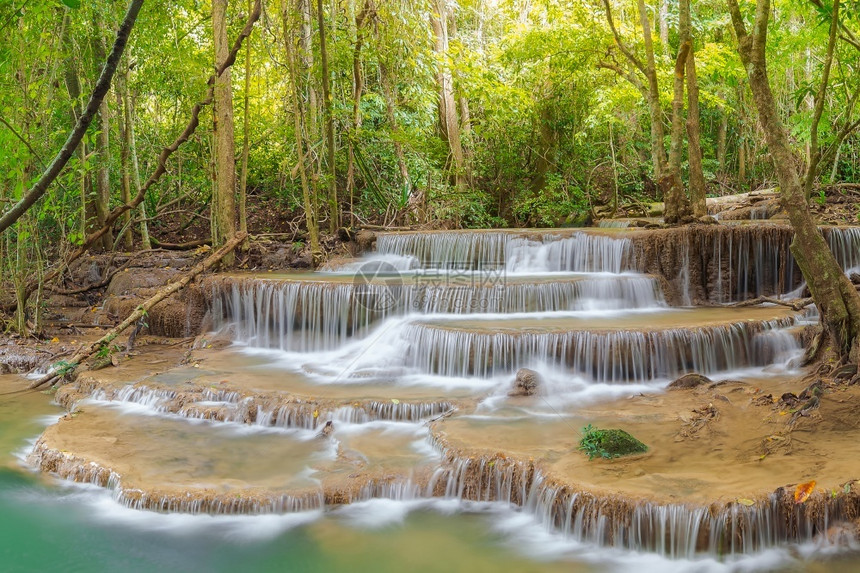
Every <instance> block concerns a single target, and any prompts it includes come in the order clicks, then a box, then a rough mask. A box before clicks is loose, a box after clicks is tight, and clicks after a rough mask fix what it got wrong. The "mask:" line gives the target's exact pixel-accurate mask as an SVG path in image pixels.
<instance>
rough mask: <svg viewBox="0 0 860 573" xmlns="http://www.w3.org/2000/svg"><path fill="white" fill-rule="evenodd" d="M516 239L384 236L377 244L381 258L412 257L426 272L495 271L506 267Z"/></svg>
mask: <svg viewBox="0 0 860 573" xmlns="http://www.w3.org/2000/svg"><path fill="white" fill-rule="evenodd" d="M511 237H512V235H511V234H509V233H504V232H484V231H472V232H430V233H384V234H381V235H379V236H378V238H377V240H376V251H377V253H378V254H379V255H397V256H401V257H403V256H409V257H414V258H415V259H417V260H418V262H419V264H420V266H422V267H425V268H441V269H445V268H457V269H475V268H494V267H500V266H502V265H504V262H505V249H506V247H507V244H508V241H510V239H511Z"/></svg>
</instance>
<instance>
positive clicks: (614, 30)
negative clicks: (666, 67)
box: [603, 0, 650, 75]
mask: <svg viewBox="0 0 860 573" xmlns="http://www.w3.org/2000/svg"><path fill="white" fill-rule="evenodd" d="M603 6H604V7H605V8H606V20H607V21H608V22H609V28H610V29H611V30H612V37H613V38H614V39H615V45H616V46H618V49H619V50H621V53H622V54H624V56H625V57H626V58H627V59H628V60H630V63H632V64H633V65H634V66H636V69H638V70H639V71H640V72H642V75H647V72H646V71H645V65H644V64H643V63H642V61H641V60H640V59H639V58H637V57H636V55H635V54H634V53H633V52H632V51H631V50H630V48H628V47H627V46H626V45H625V44H624V42H622V41H621V34H619V33H618V28H616V27H615V20H614V19H613V18H612V8H611V7H610V6H609V0H603ZM645 33H646V34H650V31H649V30H645Z"/></svg>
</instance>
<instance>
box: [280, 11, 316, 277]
mask: <svg viewBox="0 0 860 573" xmlns="http://www.w3.org/2000/svg"><path fill="white" fill-rule="evenodd" d="M291 13H292V10H290V7H289V0H286V1H285V2H284V6H283V10H282V12H281V17H282V20H283V26H284V47H285V50H286V53H287V69H288V71H289V75H290V83H291V84H292V85H291V89H290V96H291V98H292V107H293V133H294V134H295V141H296V157H297V158H296V162H297V167H298V171H299V178H300V180H301V184H302V201H303V203H304V208H305V224H306V225H307V228H308V240H309V242H310V248H311V256H312V257H313V259H314V261H315V262H316V260H317V259H318V258H319V257H320V256H321V254H322V250H321V249H320V239H319V228H318V227H317V222H316V213H315V211H314V203H313V201H312V200H311V187H310V182H309V181H308V173H307V167H306V165H305V142H304V138H303V137H302V132H303V128H304V115H303V113H302V105H301V87H300V86H299V81H298V71H297V69H296V68H297V64H296V54H295V51H296V50H295V48H294V46H293V33H292V26H291V23H290V15H291Z"/></svg>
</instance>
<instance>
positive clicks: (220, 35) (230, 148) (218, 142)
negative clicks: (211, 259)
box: [212, 0, 236, 266]
mask: <svg viewBox="0 0 860 573" xmlns="http://www.w3.org/2000/svg"><path fill="white" fill-rule="evenodd" d="M212 29H213V39H214V44H215V69H218V68H220V66H221V64H222V63H224V61H225V60H226V59H227V55H228V53H229V51H230V46H229V44H228V42H227V0H213V1H212ZM230 72H231V70H230V68H229V67H228V68H226V69H225V70H224V71H223V72H222V73H221V74H219V75H218V76H217V77H216V78H215V103H214V110H213V120H214V129H213V134H214V137H215V144H214V147H215V155H214V157H215V170H214V177H215V182H214V183H215V185H214V189H213V193H212V246H213V247H216V248H217V247H220V246H221V245H223V244H224V243H226V242H227V241H229V240H230V239H232V238H233V236H235V235H236V156H235V147H234V146H235V143H234V140H233V87H232V82H231V79H232V78H231V73H230ZM224 262H225V264H226V265H227V266H231V265H232V264H233V254H232V252H231V253H230V254H228V255H227V258H226V259H225V261H224Z"/></svg>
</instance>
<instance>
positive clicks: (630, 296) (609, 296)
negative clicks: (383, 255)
mask: <svg viewBox="0 0 860 573" xmlns="http://www.w3.org/2000/svg"><path fill="white" fill-rule="evenodd" d="M211 292H212V294H211V298H212V304H211V306H212V310H211V316H212V319H213V326H214V327H215V329H216V330H218V329H223V328H227V327H228V326H230V327H231V328H233V329H234V336H235V340H237V341H239V342H242V343H245V344H249V345H252V346H258V347H262V348H277V349H281V350H290V351H297V352H311V351H319V350H329V349H335V348H338V347H339V346H340V345H342V344H344V343H345V342H347V341H348V340H349V339H351V338H353V337H356V336H361V335H363V334H364V333H365V332H366V331H367V330H368V328H369V327H370V326H371V325H374V324H376V323H378V322H379V321H381V320H384V319H385V318H388V317H391V316H402V315H407V314H411V313H419V314H464V313H472V314H473V313H526V312H549V311H555V310H569V311H574V310H617V309H634V308H655V307H661V306H665V301H664V300H663V296H662V294H661V291H660V287H659V283H658V282H657V280H656V279H654V278H653V277H648V276H642V275H619V276H600V275H597V276H595V275H591V276H588V275H585V276H582V277H573V278H559V279H558V280H553V281H544V280H541V281H538V282H521V281H517V280H515V279H513V278H511V279H509V278H508V277H507V276H506V275H505V273H503V272H501V273H498V274H495V273H494V274H488V275H472V274H458V275H447V274H434V273H426V274H423V275H418V276H413V277H403V278H398V279H394V280H391V281H388V282H387V283H381V284H374V283H360V282H357V283H355V284H353V283H326V282H322V281H277V280H268V279H256V278H247V279H243V278H225V279H222V280H218V281H213V284H212V289H211Z"/></svg>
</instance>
